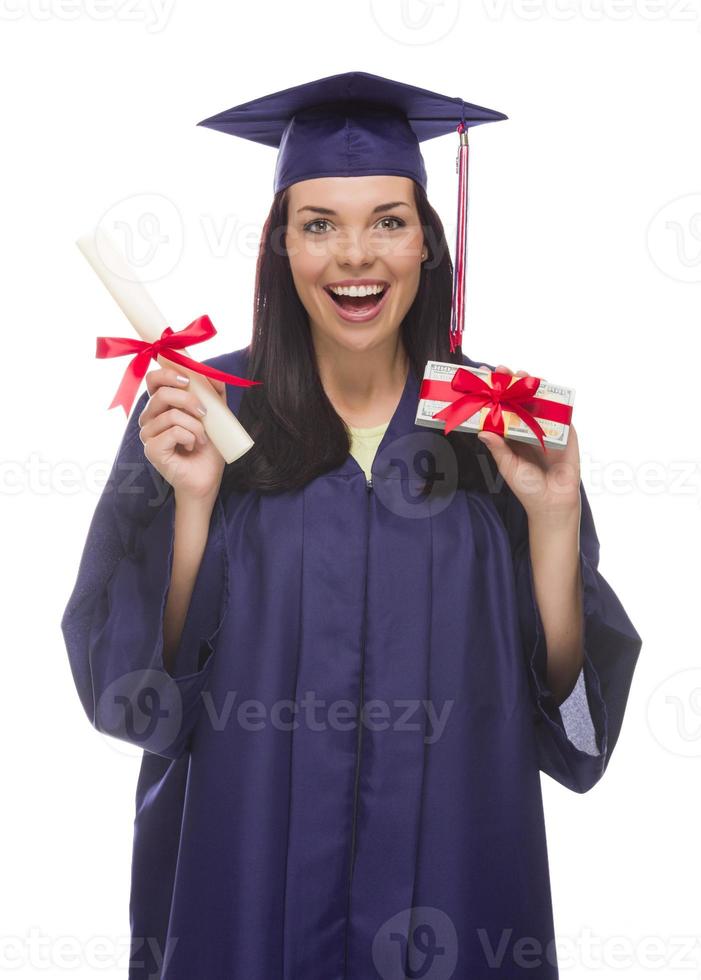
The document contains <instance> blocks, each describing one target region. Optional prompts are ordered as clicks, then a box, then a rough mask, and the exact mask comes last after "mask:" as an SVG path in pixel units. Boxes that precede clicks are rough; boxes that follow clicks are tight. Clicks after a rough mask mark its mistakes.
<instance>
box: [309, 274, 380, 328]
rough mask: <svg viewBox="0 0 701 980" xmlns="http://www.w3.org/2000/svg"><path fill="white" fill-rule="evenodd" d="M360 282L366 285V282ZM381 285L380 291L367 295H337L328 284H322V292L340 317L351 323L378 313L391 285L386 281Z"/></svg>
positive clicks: (371, 317) (372, 317)
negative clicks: (381, 289) (382, 287)
mask: <svg viewBox="0 0 701 980" xmlns="http://www.w3.org/2000/svg"><path fill="white" fill-rule="evenodd" d="M362 284H363V285H366V283H362ZM334 285H339V286H347V285H349V283H348V282H345V283H334ZM373 285H374V283H373ZM382 285H383V286H384V289H383V291H382V292H381V293H375V294H370V295H368V296H339V295H338V294H337V293H334V292H333V291H332V290H331V288H330V287H329V286H324V292H325V293H326V295H327V296H328V297H329V300H330V302H331V303H332V304H333V306H334V310H335V311H336V313H338V315H339V316H340V317H341V318H342V319H344V320H347V321H350V322H353V323H365V322H367V321H368V320H372V319H374V318H375V317H376V316H378V315H379V313H380V311H381V310H382V307H383V306H384V304H385V302H386V300H387V295H388V293H389V291H390V289H391V287H390V286H389V284H388V283H384V282H383V283H382Z"/></svg>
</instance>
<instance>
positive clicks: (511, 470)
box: [478, 364, 581, 527]
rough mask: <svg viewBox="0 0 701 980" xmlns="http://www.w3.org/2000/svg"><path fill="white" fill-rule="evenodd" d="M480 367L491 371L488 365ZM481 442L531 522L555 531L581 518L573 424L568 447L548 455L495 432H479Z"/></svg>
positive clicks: (538, 447) (500, 367)
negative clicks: (564, 523)
mask: <svg viewBox="0 0 701 980" xmlns="http://www.w3.org/2000/svg"><path fill="white" fill-rule="evenodd" d="M480 366H481V368H482V369H484V370H487V371H488V370H489V368H488V367H487V365H486V364H482V365H480ZM496 370H497V371H504V372H506V373H507V374H515V375H516V376H517V377H519V378H523V377H526V375H527V374H528V372H527V371H511V369H510V368H508V367H505V366H504V365H503V364H499V365H498V366H497V368H496ZM478 438H479V439H480V440H481V441H482V442H484V443H485V445H486V446H488V447H489V451H490V452H491V454H492V457H493V458H494V461H495V463H496V465H497V469H498V470H499V473H500V474H501V476H502V477H503V478H504V480H505V481H506V483H507V484H508V485H509V487H510V489H511V490H512V491H513V493H514V494H515V496H516V497H517V498H518V500H519V501H520V502H521V504H522V505H523V507H524V510H525V511H526V514H527V515H528V519H529V521H531V520H532V521H537V522H538V523H539V524H541V525H544V524H545V525H547V524H550V525H552V526H553V527H555V526H557V525H559V524H561V523H562V522H569V521H571V520H572V519H573V517H574V516H575V515H579V513H580V504H581V500H580V494H579V484H580V464H579V443H578V440H577V433H576V431H575V428H574V425H572V424H570V431H569V437H568V439H567V445H566V447H565V448H564V449H551V450H548V452H547V453H544V452H543V448H542V446H541V445H540V444H538V445H530V444H528V443H525V442H516V441H514V440H511V441H510V442H509V441H507V440H506V439H504V437H503V436H499V435H497V434H496V433H495V432H480V433H479V435H478Z"/></svg>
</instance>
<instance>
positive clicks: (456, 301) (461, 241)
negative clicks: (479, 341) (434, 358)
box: [450, 122, 469, 354]
mask: <svg viewBox="0 0 701 980" xmlns="http://www.w3.org/2000/svg"><path fill="white" fill-rule="evenodd" d="M457 131H458V133H459V134H460V145H459V147H458V156H457V160H456V165H455V169H456V170H457V173H458V214H457V219H458V222H457V231H456V235H455V268H454V270H453V300H452V304H451V312H450V352H451V354H452V353H453V352H454V351H455V349H456V348H457V347H459V346H460V345H461V344H462V334H463V330H464V327H465V280H466V278H467V171H468V160H469V146H468V141H467V126H465V124H464V123H462V122H461V123H459V124H458V127H457Z"/></svg>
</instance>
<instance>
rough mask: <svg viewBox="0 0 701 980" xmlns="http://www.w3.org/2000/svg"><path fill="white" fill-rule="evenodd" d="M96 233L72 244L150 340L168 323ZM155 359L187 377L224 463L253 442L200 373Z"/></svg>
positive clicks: (111, 247) (101, 233)
mask: <svg viewBox="0 0 701 980" xmlns="http://www.w3.org/2000/svg"><path fill="white" fill-rule="evenodd" d="M98 236H99V242H98V241H97V240H96V237H95V236H94V235H91V234H88V235H83V236H81V237H80V238H79V239H77V241H76V245H77V246H78V248H79V249H80V251H81V252H82V253H83V255H84V256H85V258H86V259H87V260H88V262H89V263H90V265H91V266H92V267H93V269H94V270H95V272H96V273H97V275H98V276H99V278H100V279H101V280H102V282H103V283H104V284H105V286H106V287H107V289H108V290H109V292H110V293H111V294H112V297H113V298H114V299H115V300H116V302H117V304H118V306H119V307H121V310H122V312H123V313H124V315H125V316H126V318H127V320H129V322H130V323H131V325H132V327H133V328H134V329H135V330H136V332H137V333H138V335H139V336H140V337H141V339H142V340H145V341H146V342H147V343H151V344H152V343H154V341H156V340H158V338H159V337H160V336H161V334H162V333H163V330H164V329H165V328H166V327H167V326H168V322H167V320H166V319H165V317H164V316H163V314H162V313H161V312H160V310H159V309H158V308H157V306H156V305H155V303H154V302H153V300H152V299H151V296H150V295H149V293H148V291H147V290H146V287H145V286H144V284H143V283H142V282H140V281H139V279H138V276H137V274H136V273H135V272H134V270H133V269H132V268H131V266H130V265H129V263H128V262H127V260H126V258H125V257H124V255H122V253H121V252H120V251H119V250H118V248H117V247H116V246H115V244H114V242H113V241H112V240H111V239H110V238H109V236H108V235H106V234H105V232H104V231H102V230H100V231H99V232H98ZM181 353H183V354H185V355H186V356H188V357H192V355H191V354H190V352H189V351H188V350H187V349H186V348H183V349H182V351H181ZM193 359H194V360H196V358H193ZM158 363H159V364H160V365H161V366H163V367H173V368H176V369H177V371H178V373H179V374H185V375H187V376H188V377H189V379H190V384H189V386H188V390H190V391H194V393H195V394H196V395H197V397H198V398H199V399H200V401H201V402H202V404H203V405H204V407H205V408H206V409H207V414H206V416H205V418H204V420H203V422H204V427H205V430H206V432H207V435H208V436H209V438H210V439H211V440H212V442H213V443H214V445H215V446H216V447H217V449H218V450H219V452H220V453H221V454H222V456H223V457H224V460H225V461H226V462H227V463H233V462H234V460H236V459H238V458H239V456H243V454H244V453H245V452H248V450H249V449H250V448H251V446H252V445H253V440H252V439H251V437H250V436H249V434H248V433H247V432H246V430H245V429H244V427H243V426H242V425H241V423H240V422H239V420H238V419H237V418H236V416H235V415H234V413H233V412H232V411H231V409H229V407H228V406H227V405H225V404H224V402H222V401H221V399H220V398H219V396H218V395H217V393H216V392H215V391H214V390H213V389H212V386H211V385H210V384H209V382H208V381H206V380H205V378H204V377H203V376H202V375H201V374H198V373H197V372H196V371H192V370H190V369H189V368H186V367H185V366H184V365H182V364H176V363H175V362H174V361H169V360H168V358H166V357H162V356H161V355H160V354H159V356H158Z"/></svg>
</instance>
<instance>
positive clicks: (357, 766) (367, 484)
mask: <svg viewBox="0 0 701 980" xmlns="http://www.w3.org/2000/svg"><path fill="white" fill-rule="evenodd" d="M365 489H366V490H367V504H368V506H367V522H368V523H367V535H366V537H367V544H366V547H367V549H368V550H367V552H366V558H365V592H364V596H363V644H362V649H361V652H360V694H359V698H358V701H359V704H358V738H357V740H356V758H355V782H354V785H353V822H352V824H351V854H350V869H349V872H348V902H347V906H346V941H345V951H344V964H343V975H344V977H345V976H347V973H348V929H349V924H350V901H351V890H352V886H353V865H354V864H355V837H356V824H357V820H358V789H359V785H360V754H361V749H362V743H363V723H362V713H363V701H364V697H365V643H366V630H367V599H368V559H369V548H370V493H371V491H372V476H370V477H369V478H366V480H365Z"/></svg>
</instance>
